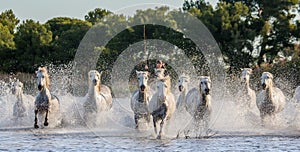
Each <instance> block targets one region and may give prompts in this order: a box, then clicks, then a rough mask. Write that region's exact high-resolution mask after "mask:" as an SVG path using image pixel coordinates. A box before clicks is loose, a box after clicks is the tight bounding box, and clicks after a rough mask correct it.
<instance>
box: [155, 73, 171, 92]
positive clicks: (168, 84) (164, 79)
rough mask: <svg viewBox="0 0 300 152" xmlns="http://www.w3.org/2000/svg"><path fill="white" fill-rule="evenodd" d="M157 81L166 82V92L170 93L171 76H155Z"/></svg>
mask: <svg viewBox="0 0 300 152" xmlns="http://www.w3.org/2000/svg"><path fill="white" fill-rule="evenodd" d="M157 79H158V80H159V81H162V82H166V84H167V86H168V87H167V93H168V94H169V93H171V77H170V76H169V75H167V76H165V77H162V78H157Z"/></svg>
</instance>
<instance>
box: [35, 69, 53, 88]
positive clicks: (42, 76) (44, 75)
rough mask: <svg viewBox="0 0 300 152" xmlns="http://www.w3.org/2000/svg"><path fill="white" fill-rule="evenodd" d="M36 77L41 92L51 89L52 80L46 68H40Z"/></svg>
mask: <svg viewBox="0 0 300 152" xmlns="http://www.w3.org/2000/svg"><path fill="white" fill-rule="evenodd" d="M36 77H37V86H38V90H39V91H41V90H43V89H44V88H49V85H50V79H49V75H48V72H47V69H46V68H45V67H39V68H38V71H36Z"/></svg>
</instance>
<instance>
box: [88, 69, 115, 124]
mask: <svg viewBox="0 0 300 152" xmlns="http://www.w3.org/2000/svg"><path fill="white" fill-rule="evenodd" d="M88 79H89V81H88V83H89V89H88V93H87V94H86V96H85V98H86V101H85V102H84V104H83V107H84V119H85V120H88V119H90V118H91V116H92V114H98V113H100V112H102V111H108V110H110V109H111V107H112V95H111V91H110V89H109V87H107V86H106V85H102V84H101V74H100V73H99V72H98V71H96V70H91V71H89V73H88Z"/></svg>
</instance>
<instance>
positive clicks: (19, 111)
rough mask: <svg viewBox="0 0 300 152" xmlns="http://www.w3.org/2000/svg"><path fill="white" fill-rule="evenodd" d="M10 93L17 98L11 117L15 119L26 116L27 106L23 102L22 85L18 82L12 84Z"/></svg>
mask: <svg viewBox="0 0 300 152" xmlns="http://www.w3.org/2000/svg"><path fill="white" fill-rule="evenodd" d="M12 93H13V94H14V95H15V96H16V97H17V102H16V103H15V105H14V108H13V116H14V117H17V118H18V117H24V116H27V113H26V112H27V108H28V105H26V104H25V102H24V100H23V83H22V82H20V81H19V80H18V81H16V82H14V83H13V88H12Z"/></svg>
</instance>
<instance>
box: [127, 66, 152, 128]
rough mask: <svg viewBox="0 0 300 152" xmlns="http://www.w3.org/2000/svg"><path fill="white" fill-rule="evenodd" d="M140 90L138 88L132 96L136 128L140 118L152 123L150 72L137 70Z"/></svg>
mask: <svg viewBox="0 0 300 152" xmlns="http://www.w3.org/2000/svg"><path fill="white" fill-rule="evenodd" d="M136 74H137V78H138V85H139V90H136V91H135V92H134V93H133V95H132V97H131V109H132V111H133V113H134V121H135V124H136V128H138V127H139V120H140V119H144V120H146V121H147V123H150V111H149V86H148V83H147V81H148V74H149V73H148V72H143V71H136Z"/></svg>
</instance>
